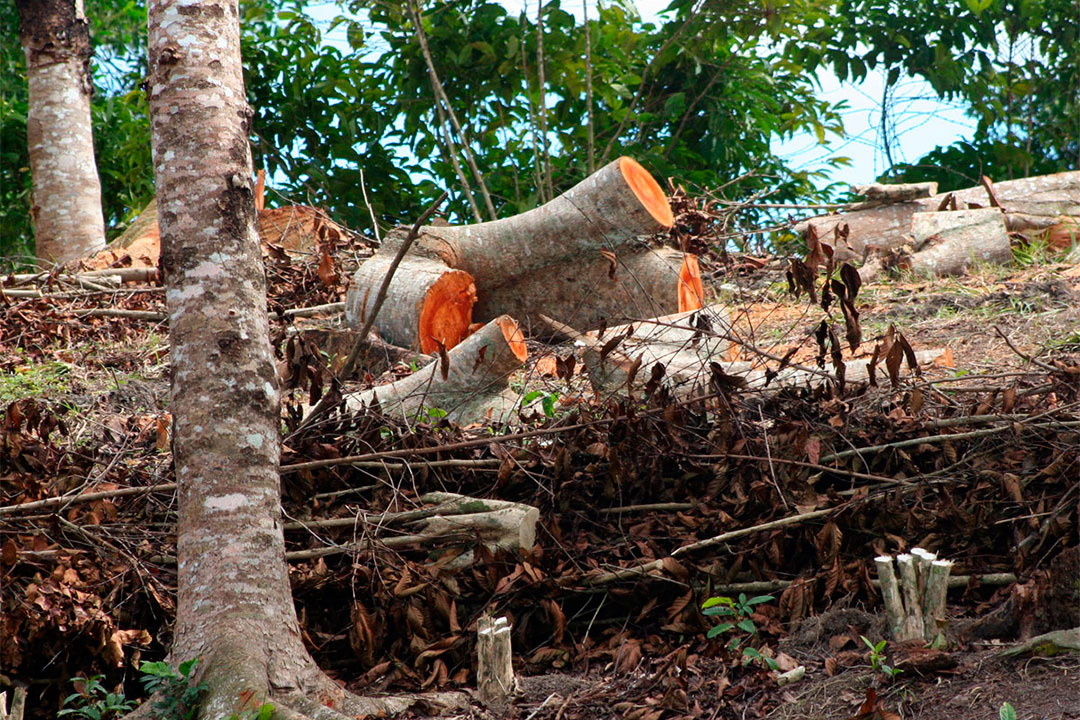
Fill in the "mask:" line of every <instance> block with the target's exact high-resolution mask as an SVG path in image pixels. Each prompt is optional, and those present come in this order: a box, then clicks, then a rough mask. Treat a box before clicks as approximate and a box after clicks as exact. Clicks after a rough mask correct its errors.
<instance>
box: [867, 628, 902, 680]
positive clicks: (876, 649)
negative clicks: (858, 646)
mask: <svg viewBox="0 0 1080 720" xmlns="http://www.w3.org/2000/svg"><path fill="white" fill-rule="evenodd" d="M859 637H861V638H862V641H863V642H864V643H866V646H867V647H868V648H870V667H872V668H873V669H874V672H877V673H881V674H882V675H888V676H889V677H890V678H894V677H896V676H897V675H899V674H900V673H902V672H904V671H903V670H901V669H900V668H894V667H890V666H889V665H888V664H887V663H888V662H889V658H887V657H886V656H885V646H886V645H887V644H888V640H881V641H879V642H877V643H876V644H875V643H872V642H870V640H869V639H868V638H867V637H866V636H865V635H860V636H859Z"/></svg>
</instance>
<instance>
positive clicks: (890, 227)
mask: <svg viewBox="0 0 1080 720" xmlns="http://www.w3.org/2000/svg"><path fill="white" fill-rule="evenodd" d="M993 190H994V196H995V197H996V198H997V200H998V202H1000V203H1001V205H1002V207H1003V209H1004V210H1005V211H1006V212H1005V224H1006V226H1007V227H1008V229H1009V230H1010V231H1017V232H1025V231H1032V230H1045V229H1046V228H1049V227H1052V226H1054V225H1057V224H1060V223H1062V222H1063V220H1062V218H1080V171H1070V172H1063V173H1056V174H1054V175H1040V176H1036V177H1029V178H1020V179H1017V180H1006V181H1002V182H998V183H994V184H993ZM950 196H951V197H950ZM954 202H955V204H956V209H960V210H965V209H968V208H969V206H977V207H982V208H985V207H989V206H990V205H991V203H990V198H989V197H988V195H987V190H986V187H984V186H983V185H977V186H974V187H970V188H965V189H963V190H956V191H953V192H951V193H938V194H936V195H934V196H933V197H929V198H917V199H914V200H912V201H910V202H902V203H894V204H886V205H881V206H879V207H874V208H867V209H863V210H855V211H852V212H844V213H839V214H835V215H823V216H819V217H814V218H809V219H807V220H804V221H802V222H801V223H799V224H797V225H796V226H795V231H796V232H798V233H806V232H807V231H808V230H809V229H810V228H813V229H814V231H815V232H816V233H817V236H818V237H819V238H821V239H822V240H823V241H824V242H829V243H832V242H833V236H834V230H835V229H836V228H838V227H840V226H844V225H846V226H847V227H848V236H847V240H846V242H845V243H842V244H840V246H839V247H837V251H838V253H839V254H838V255H837V259H838V260H846V259H851V258H852V257H857V258H861V257H863V255H864V254H865V252H866V249H867V247H868V246H873V247H875V248H879V249H889V248H894V247H898V246H900V245H903V244H904V243H906V242H909V240H910V238H909V237H908V236H909V234H910V232H911V220H912V216H913V215H914V214H915V213H918V212H937V211H938V210H945V209H946V208H947V207H951V206H952V204H953V203H954Z"/></svg>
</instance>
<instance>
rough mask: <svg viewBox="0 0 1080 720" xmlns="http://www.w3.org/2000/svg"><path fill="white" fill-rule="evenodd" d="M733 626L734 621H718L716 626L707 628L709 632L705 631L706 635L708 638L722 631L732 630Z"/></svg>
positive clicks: (720, 633)
mask: <svg viewBox="0 0 1080 720" xmlns="http://www.w3.org/2000/svg"><path fill="white" fill-rule="evenodd" d="M734 627H735V624H734V623H729V622H726V623H720V624H719V625H717V626H715V627H713V628H711V629H710V630H709V632H708V633H706V637H708V638H714V637H716V636H717V635H722V634H723V633H726V632H729V631H730V630H732V629H733V628H734Z"/></svg>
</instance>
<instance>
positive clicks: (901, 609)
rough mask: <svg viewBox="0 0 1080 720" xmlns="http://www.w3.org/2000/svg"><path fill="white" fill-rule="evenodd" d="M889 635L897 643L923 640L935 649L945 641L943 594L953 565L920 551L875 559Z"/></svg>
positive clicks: (945, 621) (922, 550)
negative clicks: (894, 560)
mask: <svg viewBox="0 0 1080 720" xmlns="http://www.w3.org/2000/svg"><path fill="white" fill-rule="evenodd" d="M874 564H875V565H876V566H877V571H878V579H879V580H880V581H881V596H882V599H883V600H884V602H885V614H886V617H887V618H888V622H889V634H890V635H891V636H892V639H893V640H894V641H896V642H904V641H908V640H924V641H926V642H928V643H933V644H935V645H938V644H940V643H943V642H944V640H945V628H946V626H947V624H948V623H947V620H946V617H945V593H946V591H947V590H948V587H949V573H950V572H951V570H952V562H951V561H948V560H938V559H937V555H935V554H934V553H932V552H929V551H927V550H924V549H922V548H913V549H912V551H911V553H905V554H902V555H897V556H896V566H895V569H894V566H893V558H892V556H891V555H882V556H880V557H876V558H874Z"/></svg>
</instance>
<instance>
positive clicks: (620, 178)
mask: <svg viewBox="0 0 1080 720" xmlns="http://www.w3.org/2000/svg"><path fill="white" fill-rule="evenodd" d="M673 222H674V217H673V215H672V212H671V206H670V205H669V204H668V201H667V197H666V196H665V195H664V192H663V190H661V189H660V186H659V185H658V184H657V183H656V181H655V180H654V179H653V177H652V176H651V175H650V174H649V173H648V171H647V170H645V168H643V167H642V166H641V165H640V164H639V163H638V162H637V161H635V160H634V159H633V158H629V157H625V156H624V157H621V158H619V159H618V160H615V161H613V162H611V163H609V164H608V165H606V166H604V167H603V168H601V169H600V170H598V171H596V172H595V173H593V174H592V175H590V176H589V177H587V178H585V179H584V180H582V181H581V182H580V183H578V184H577V185H575V186H574V187H572V188H571V189H569V190H567V191H566V192H565V193H563V194H562V195H560V196H559V197H557V198H555V199H554V200H551V201H550V202H548V203H546V204H544V205H541V206H540V207H538V208H536V209H535V210H530V211H529V212H525V213H521V214H520V215H515V216H513V217H509V218H504V219H502V220H494V221H492V222H486V223H480V224H477V225H463V226H434V225H428V226H426V227H424V228H423V229H422V230H421V234H420V237H419V238H418V239H417V241H416V245H415V247H414V249H413V250H412V252H414V253H415V254H424V255H427V256H429V257H433V258H438V259H439V260H441V261H442V262H444V263H445V264H446V265H447V266H449V267H452V268H456V269H458V270H464V271H465V272H467V273H469V274H470V275H471V276H472V277H473V278H474V279H475V281H476V286H477V287H478V288H480V289H481V292H483V291H484V290H486V289H487V288H495V287H498V286H500V285H503V284H505V283H506V282H507V279H508V277H511V276H513V277H525V276H529V275H532V274H533V273H534V272H536V271H539V270H540V269H542V268H545V267H548V266H551V265H556V264H559V263H561V262H563V261H566V260H567V259H568V258H578V257H582V256H585V257H594V256H597V255H599V253H600V251H601V250H616V249H617V248H619V247H621V246H623V245H626V244H627V243H630V242H632V241H633V240H635V239H636V238H637V237H639V236H642V235H652V234H653V233H656V232H659V231H661V230H664V229H666V228H669V227H671V225H672V224H673ZM402 239H403V237H402V234H401V233H390V234H388V235H387V238H386V243H385V247H386V248H387V249H394V248H395V247H397V245H399V244H400V243H401V241H402Z"/></svg>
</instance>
